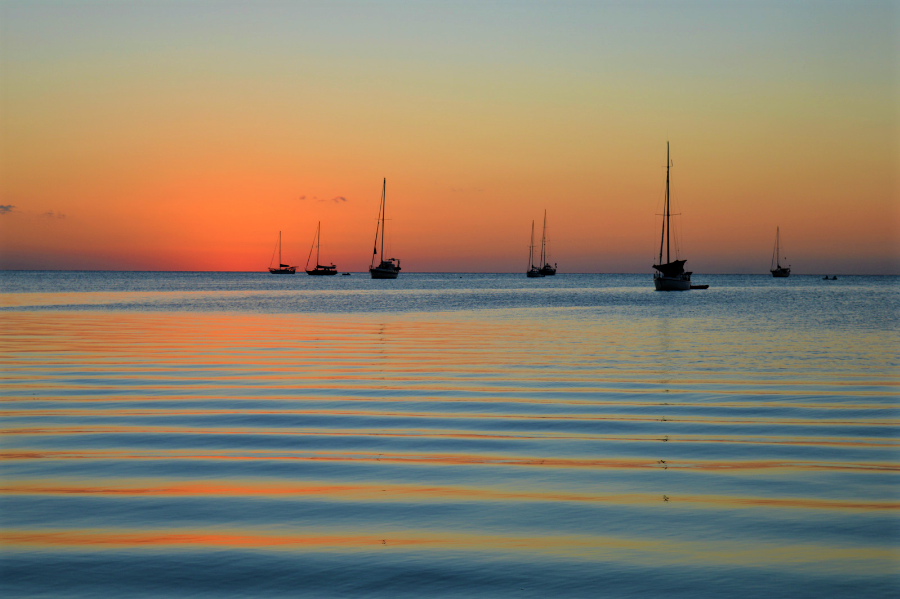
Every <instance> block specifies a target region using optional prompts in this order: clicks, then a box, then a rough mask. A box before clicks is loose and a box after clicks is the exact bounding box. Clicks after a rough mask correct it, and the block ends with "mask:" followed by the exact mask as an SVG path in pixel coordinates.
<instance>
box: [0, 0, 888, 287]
mask: <svg viewBox="0 0 900 599" xmlns="http://www.w3.org/2000/svg"><path fill="white" fill-rule="evenodd" d="M667 142H669V143H670V147H671V160H672V168H671V171H670V176H671V196H672V201H673V206H674V207H675V208H676V211H677V212H678V214H679V216H677V217H676V218H675V221H676V223H675V228H676V231H677V234H678V242H679V243H678V245H679V253H680V257H681V258H682V259H687V260H688V263H687V267H688V269H689V270H693V271H694V272H697V273H767V272H768V270H769V267H770V260H771V256H772V248H773V245H774V242H775V230H776V227H780V231H781V239H782V245H783V247H784V251H783V252H782V253H783V254H784V255H785V256H786V257H787V262H788V263H789V264H790V265H791V267H792V269H793V272H795V273H832V274H900V3H898V2H829V1H827V0H820V1H815V2H804V1H795V2H765V1H762V2H739V1H730V2H719V1H717V2H669V1H666V2H663V1H649V0H648V1H636V2H490V1H485V2H322V3H318V2H286V1H282V2H266V1H262V2H260V1H256V2H243V1H224V2H212V1H166V0H163V1H158V2H157V1H155V2H149V1H142V0H136V1H131V2H114V1H96V2H85V1H78V0H73V1H67V2H43V1H40V0H29V1H27V2H25V1H11V0H0V268H4V269H62V270H68V269H79V270H81V269H84V270H93V269H98V270H223V271H265V269H266V267H267V266H268V265H269V263H270V259H271V257H272V254H273V250H274V248H275V245H276V243H277V240H278V235H279V231H281V234H282V237H283V258H284V260H285V261H286V262H289V263H291V264H299V265H300V266H301V267H302V266H303V265H304V264H305V262H306V259H307V256H308V254H309V251H310V245H311V242H312V239H313V235H314V234H315V230H316V225H317V223H318V222H319V221H321V223H322V248H321V252H322V261H323V262H326V263H329V262H334V263H335V264H336V265H337V266H338V268H339V270H342V271H343V270H353V271H360V270H365V269H366V268H367V267H368V265H369V262H370V258H371V256H372V245H373V241H374V233H375V226H376V219H377V215H378V206H379V200H380V197H381V188H382V181H383V180H384V179H386V180H387V218H388V220H387V223H386V229H387V236H386V240H387V245H386V248H385V251H386V254H388V255H389V256H391V257H396V258H399V259H400V260H401V264H402V266H403V269H404V272H409V271H412V272H423V271H448V272H520V271H524V270H526V269H527V262H528V246H529V238H530V233H531V226H532V221H536V228H537V229H538V235H540V230H541V226H542V219H543V217H544V210H546V211H547V223H548V228H547V232H548V238H549V244H550V261H551V262H556V263H558V265H559V272H560V273H565V272H647V273H650V272H652V264H653V263H654V262H655V260H656V258H658V252H659V243H660V230H661V229H660V224H661V223H660V218H661V217H660V216H659V214H660V212H661V210H662V204H663V197H664V191H665V178H666V144H667Z"/></svg>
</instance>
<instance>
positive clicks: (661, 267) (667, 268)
mask: <svg viewBox="0 0 900 599" xmlns="http://www.w3.org/2000/svg"><path fill="white" fill-rule="evenodd" d="M685 262H687V260H673V261H672V262H669V263H667V264H654V265H653V268H655V269H656V270H658V271H659V272H661V273H662V275H663V276H664V277H677V276H678V275H680V274H683V273H684V263H685Z"/></svg>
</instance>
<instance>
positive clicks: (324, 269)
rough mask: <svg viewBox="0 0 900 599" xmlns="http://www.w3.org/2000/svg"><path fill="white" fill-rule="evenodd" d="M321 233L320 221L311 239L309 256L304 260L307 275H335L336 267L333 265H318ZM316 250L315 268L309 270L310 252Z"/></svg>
mask: <svg viewBox="0 0 900 599" xmlns="http://www.w3.org/2000/svg"><path fill="white" fill-rule="evenodd" d="M321 232H322V221H319V225H318V226H317V227H316V236H315V237H313V244H312V247H310V248H309V256H308V257H307V258H306V267H305V269H306V274H308V275H318V276H321V275H336V274H337V267H336V266H335V265H334V264H329V265H327V266H325V265H323V264H319V242H320V240H321V239H320V235H321ZM313 249H315V250H316V267H315V268H314V269H312V270H309V261H310V259H311V258H312V251H313Z"/></svg>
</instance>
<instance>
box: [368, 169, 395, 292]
mask: <svg viewBox="0 0 900 599" xmlns="http://www.w3.org/2000/svg"><path fill="white" fill-rule="evenodd" d="M386 191H387V178H385V180H384V182H383V183H382V185H381V206H380V208H379V210H378V224H376V225H375V248H374V249H373V250H372V263H371V264H370V265H369V274H370V275H372V278H373V279H396V278H397V275H399V274H400V260H398V259H397V258H388V259H387V260H385V259H384V209H385V207H384V205H385V200H386V193H385V192H386ZM379 228H380V229H381V235H380V239H381V257H380V258H379V259H380V260H381V262H380V263H379V264H378V266H375V256H377V255H378V239H379V232H378V230H379ZM395 262H396V264H395Z"/></svg>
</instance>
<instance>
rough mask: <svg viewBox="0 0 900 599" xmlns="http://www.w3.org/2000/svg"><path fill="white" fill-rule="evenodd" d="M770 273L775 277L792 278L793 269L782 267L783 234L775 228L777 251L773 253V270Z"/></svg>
mask: <svg viewBox="0 0 900 599" xmlns="http://www.w3.org/2000/svg"><path fill="white" fill-rule="evenodd" d="M785 260H787V258H785ZM769 272H770V273H772V276H773V277H779V278H781V277H789V276H791V267H790V266H782V265H781V232H780V231H779V228H778V227H775V249H774V250H773V251H772V268H771V270H770V271H769Z"/></svg>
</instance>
